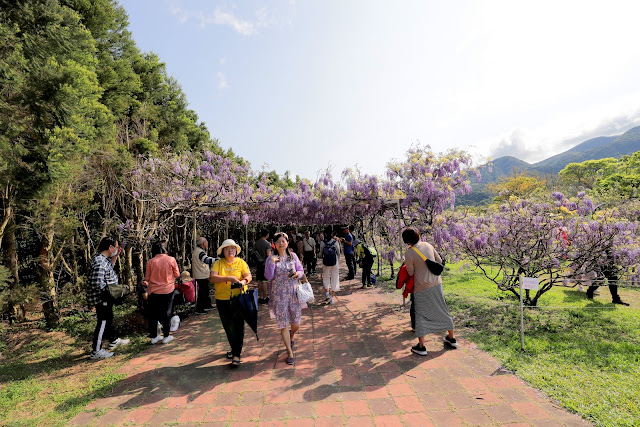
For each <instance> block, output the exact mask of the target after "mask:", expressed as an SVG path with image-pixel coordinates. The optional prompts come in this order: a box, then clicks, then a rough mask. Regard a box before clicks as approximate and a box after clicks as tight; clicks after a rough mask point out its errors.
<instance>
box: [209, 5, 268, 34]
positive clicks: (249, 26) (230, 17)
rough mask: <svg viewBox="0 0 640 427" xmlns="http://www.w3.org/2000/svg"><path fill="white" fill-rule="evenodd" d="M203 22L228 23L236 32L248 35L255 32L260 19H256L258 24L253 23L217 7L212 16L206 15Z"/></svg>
mask: <svg viewBox="0 0 640 427" xmlns="http://www.w3.org/2000/svg"><path fill="white" fill-rule="evenodd" d="M205 23H212V24H216V25H228V26H230V27H231V28H233V29H234V31H235V32H236V33H239V34H242V35H245V36H250V35H252V34H255V33H256V32H257V27H258V25H259V23H260V20H258V24H254V23H252V22H249V21H245V20H243V19H239V18H237V17H236V16H235V15H234V14H233V13H231V12H224V11H222V10H220V9H219V8H216V10H215V11H214V12H213V18H211V17H207V18H206V22H205Z"/></svg>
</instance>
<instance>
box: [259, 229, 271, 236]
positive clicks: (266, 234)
mask: <svg viewBox="0 0 640 427" xmlns="http://www.w3.org/2000/svg"><path fill="white" fill-rule="evenodd" d="M268 235H269V230H267V229H266V228H263V229H262V230H260V237H267V236H268Z"/></svg>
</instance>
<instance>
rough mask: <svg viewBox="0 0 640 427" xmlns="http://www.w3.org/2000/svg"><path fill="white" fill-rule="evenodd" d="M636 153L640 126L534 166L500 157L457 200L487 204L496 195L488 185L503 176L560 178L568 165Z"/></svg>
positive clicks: (581, 144)
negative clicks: (515, 174)
mask: <svg viewBox="0 0 640 427" xmlns="http://www.w3.org/2000/svg"><path fill="white" fill-rule="evenodd" d="M636 151H640V126H636V127H634V128H631V129H629V130H627V131H626V132H624V133H622V134H620V135H613V136H598V137H595V138H590V139H588V140H586V141H584V142H582V143H580V144H578V145H576V146H574V147H572V148H570V149H568V150H566V151H564V152H562V153H559V154H556V155H554V156H551V157H549V158H547V159H544V160H541V161H539V162H536V163H533V164H532V163H527V162H525V161H524V160H520V159H518V158H517V157H513V156H502V157H498V158H497V159H495V160H493V161H491V162H490V163H487V164H485V165H482V166H480V174H481V176H482V180H481V182H480V183H472V184H471V187H472V188H473V192H472V193H471V194H467V195H464V196H461V197H458V198H457V201H458V202H460V204H463V205H466V204H478V203H484V202H486V201H487V200H489V199H491V198H493V196H494V195H493V194H492V193H491V192H489V191H488V189H487V185H488V184H491V183H494V182H496V181H498V180H499V179H500V178H501V177H503V176H509V175H513V174H514V173H525V174H528V175H549V174H551V175H557V174H558V172H560V171H561V170H562V169H564V168H565V167H566V166H567V165H568V164H569V163H581V162H584V161H587V160H597V159H602V158H605V157H614V158H620V157H622V156H624V155H628V154H633V153H635V152H636Z"/></svg>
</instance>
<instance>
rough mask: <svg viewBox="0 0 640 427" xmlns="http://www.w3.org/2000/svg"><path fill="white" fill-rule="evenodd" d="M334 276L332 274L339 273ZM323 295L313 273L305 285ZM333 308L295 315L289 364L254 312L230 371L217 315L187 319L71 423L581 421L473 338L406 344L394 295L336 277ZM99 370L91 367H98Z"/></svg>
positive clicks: (404, 314)
mask: <svg viewBox="0 0 640 427" xmlns="http://www.w3.org/2000/svg"><path fill="white" fill-rule="evenodd" d="M344 275H345V274H344V272H343V276H342V277H344ZM311 279H312V280H311V282H312V284H314V285H315V286H314V288H315V289H316V296H318V297H323V296H324V292H323V291H320V288H321V287H320V285H319V283H320V279H319V277H313V278H311ZM342 285H343V290H342V291H341V292H340V293H339V294H338V295H339V299H338V302H337V304H336V305H333V306H324V305H323V306H315V307H311V308H309V309H306V310H303V317H302V324H301V327H300V332H299V334H298V335H297V336H296V347H297V348H296V352H295V356H296V364H295V366H289V365H287V364H286V363H285V362H284V359H285V358H286V351H285V350H284V345H283V344H282V343H281V339H280V334H279V332H278V330H277V328H276V325H275V322H274V321H273V320H271V319H270V318H269V315H268V312H267V310H266V309H265V308H262V307H261V310H260V318H259V335H260V341H256V339H255V336H254V335H253V334H252V333H251V331H250V329H249V328H248V327H247V328H246V333H245V347H244V350H243V355H242V360H243V363H242V366H241V367H240V368H238V369H235V370H232V369H230V368H229V367H228V363H229V361H228V360H227V359H226V358H225V353H226V351H227V350H228V349H229V348H228V343H227V340H226V337H225V335H224V332H223V330H222V326H221V323H220V319H219V317H218V314H217V312H215V311H212V312H211V313H209V314H208V315H205V316H200V317H191V318H189V319H187V320H186V321H184V322H183V324H182V325H181V326H180V330H179V331H178V332H176V333H175V337H176V339H175V340H174V341H173V342H172V343H170V344H167V345H156V346H153V347H150V348H149V349H148V350H146V351H144V352H143V353H141V354H139V355H138V356H137V357H136V358H134V359H132V360H131V361H129V362H128V363H127V364H125V365H124V366H123V367H122V368H121V372H123V373H125V374H126V375H127V378H126V379H125V380H123V381H122V382H121V383H120V384H119V385H118V386H117V387H116V388H115V389H114V390H113V391H112V393H111V394H110V396H108V397H105V398H103V399H99V400H97V401H95V402H93V403H92V404H90V405H89V406H88V407H87V408H86V412H83V413H81V414H80V415H78V416H77V417H76V418H74V419H73V420H72V421H71V424H72V425H96V426H101V425H143V424H144V425H149V426H157V425H163V424H172V425H189V426H196V425H201V426H245V425H246V426H257V425H268V426H284V425H287V426H314V425H315V426H343V425H346V426H373V425H375V426H402V425H406V426H431V425H435V426H447V427H453V426H458V425H503V426H504V425H509V426H529V425H544V426H545V427H550V426H556V425H570V426H574V425H575V426H578V425H589V424H588V423H587V422H585V421H584V420H582V419H581V418H579V417H578V416H575V415H572V414H570V413H568V412H567V411H565V410H563V409H561V408H559V407H558V406H557V405H555V404H553V403H552V402H551V401H550V400H549V399H547V398H546V397H544V396H543V395H542V394H541V393H540V392H538V391H537V390H534V389H532V388H531V387H529V386H527V385H525V384H524V383H523V382H521V381H520V380H519V379H518V378H517V377H515V376H514V375H512V374H509V373H508V372H505V371H503V370H501V369H500V365H499V364H498V362H497V361H496V360H495V359H494V358H492V357H491V356H489V355H488V354H487V353H484V352H482V351H480V350H478V349H477V348H476V347H475V346H474V345H473V343H471V342H468V341H466V340H464V338H462V339H461V338H458V341H459V342H460V348H459V349H457V350H446V349H444V346H443V343H442V338H443V337H444V334H441V335H433V336H431V337H430V339H429V340H428V343H427V350H428V351H429V356H427V357H421V356H417V355H413V354H411V352H410V350H409V349H410V347H411V346H412V345H414V344H415V342H416V340H415V338H414V337H413V334H412V333H411V330H410V327H409V313H408V311H407V310H406V308H405V309H403V308H402V307H400V303H401V301H402V297H401V296H400V295H399V294H397V293H385V292H382V291H380V290H378V289H375V288H374V289H367V290H362V289H359V287H360V284H359V283H358V282H357V281H351V282H343V283H342ZM98 363H99V362H98Z"/></svg>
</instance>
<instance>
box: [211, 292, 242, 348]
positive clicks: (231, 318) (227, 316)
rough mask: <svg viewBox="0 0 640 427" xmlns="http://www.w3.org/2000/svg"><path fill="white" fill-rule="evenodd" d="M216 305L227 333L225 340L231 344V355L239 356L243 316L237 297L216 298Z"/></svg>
mask: <svg viewBox="0 0 640 427" xmlns="http://www.w3.org/2000/svg"><path fill="white" fill-rule="evenodd" d="M216 307H217V308H218V314H219V315H220V320H221V321H222V327H223V328H224V331H225V332H226V333H227V340H229V345H230V346H231V354H233V357H240V355H241V354H242V345H243V343H244V318H243V317H242V311H241V308H240V302H239V301H238V299H237V298H235V299H231V300H220V299H216Z"/></svg>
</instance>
